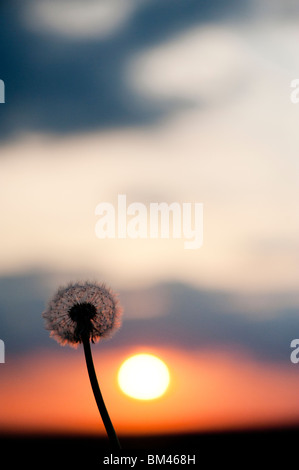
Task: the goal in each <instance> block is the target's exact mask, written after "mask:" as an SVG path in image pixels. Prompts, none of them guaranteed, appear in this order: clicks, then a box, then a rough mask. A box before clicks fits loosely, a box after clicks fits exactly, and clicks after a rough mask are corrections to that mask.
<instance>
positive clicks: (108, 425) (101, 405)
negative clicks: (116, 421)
mask: <svg viewBox="0 0 299 470" xmlns="http://www.w3.org/2000/svg"><path fill="white" fill-rule="evenodd" d="M82 343H83V347H84V354H85V360H86V366H87V370H88V375H89V380H90V383H91V388H92V391H93V394H94V397H95V400H96V403H97V405H98V409H99V412H100V414H101V417H102V420H103V423H104V426H105V429H106V431H107V434H108V437H109V439H110V442H111V444H112V445H113V447H114V448H115V449H120V448H121V447H120V443H119V440H118V438H117V435H116V432H115V430H114V427H113V425H112V422H111V419H110V416H109V414H108V411H107V408H106V405H105V402H104V399H103V396H102V393H101V390H100V387H99V384H98V380H97V376H96V372H95V369H94V364H93V360H92V354H91V349H90V342H89V338H86V337H85V338H82Z"/></svg>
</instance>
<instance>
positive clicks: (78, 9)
mask: <svg viewBox="0 0 299 470" xmlns="http://www.w3.org/2000/svg"><path fill="white" fill-rule="evenodd" d="M143 3H144V0H143V1H138V2H137V1H136V0H87V1H84V2H83V1H80V0H76V1H72V2H69V1H68V0H54V1H53V0H43V1H40V2H38V3H36V2H29V4H27V6H26V7H25V9H24V16H25V22H26V24H27V25H28V27H29V28H30V29H31V30H33V31H39V32H49V33H51V34H53V35H55V34H59V35H61V36H63V37H66V38H68V39H72V38H73V39H77V40H80V39H81V40H82V39H92V38H99V39H101V38H106V37H107V36H110V35H111V34H113V33H115V32H116V31H117V30H118V29H119V28H121V27H122V26H123V25H124V24H125V23H126V22H127V21H129V19H130V18H131V16H132V15H133V13H134V11H135V9H136V8H137V7H141V6H142V4H143Z"/></svg>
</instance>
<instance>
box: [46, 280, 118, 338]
mask: <svg viewBox="0 0 299 470" xmlns="http://www.w3.org/2000/svg"><path fill="white" fill-rule="evenodd" d="M121 314H122V308H121V306H120V304H119V301H118V298H117V296H116V294H114V293H113V292H112V291H111V290H110V289H109V288H108V287H106V286H105V284H98V283H91V282H76V283H71V284H69V285H68V286H66V287H61V288H60V289H58V291H57V293H56V294H55V295H54V297H53V299H52V300H50V302H49V304H48V307H47V309H46V310H45V311H44V312H43V314H42V316H43V318H44V319H45V327H46V329H47V330H49V331H50V336H52V337H54V338H55V339H56V340H57V341H58V342H59V343H60V344H62V345H65V344H69V345H71V346H74V347H76V346H77V345H78V344H79V343H81V342H82V338H83V335H85V336H86V335H87V336H88V338H89V340H90V341H92V342H93V343H94V342H97V341H99V340H100V339H102V338H107V337H110V336H111V335H112V334H113V333H114V331H115V330H116V329H117V328H119V327H120V324H121Z"/></svg>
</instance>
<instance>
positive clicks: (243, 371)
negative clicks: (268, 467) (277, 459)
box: [0, 0, 299, 433]
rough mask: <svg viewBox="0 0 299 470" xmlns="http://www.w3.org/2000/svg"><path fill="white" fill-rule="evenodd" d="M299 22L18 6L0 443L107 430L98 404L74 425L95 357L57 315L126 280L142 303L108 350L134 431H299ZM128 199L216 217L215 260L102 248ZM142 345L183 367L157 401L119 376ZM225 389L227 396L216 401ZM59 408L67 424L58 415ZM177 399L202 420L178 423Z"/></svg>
mask: <svg viewBox="0 0 299 470" xmlns="http://www.w3.org/2000/svg"><path fill="white" fill-rule="evenodd" d="M298 10H299V7H298V5H297V4H296V2H294V1H292V0H286V1H284V2H282V1H280V0H275V1H261V0H252V1H249V0H248V1H244V2H238V1H237V0H229V1H226V2H222V1H220V0H213V1H210V2H205V1H201V0H200V1H199V0H188V1H184V2H183V1H181V0H176V1H169V0H165V1H163V2H161V1H158V0H142V1H137V0H109V1H108V0H101V1H99V0H98V1H94V0H88V1H85V2H83V1H81V0H76V1H74V2H68V1H66V0H64V1H56V0H55V1H50V0H43V1H40V2H34V1H31V0H28V1H27V2H19V1H16V0H13V1H10V2H8V1H4V2H2V5H1V7H0V22H1V28H0V30H1V39H2V40H1V41H0V51H1V63H0V78H1V79H3V80H4V82H5V97H6V102H5V104H1V105H0V210H1V239H2V244H1V246H2V250H1V254H0V259H1V263H0V338H1V339H3V340H4V342H5V346H6V363H5V364H0V384H1V390H0V395H1V396H3V397H4V398H3V399H1V403H2V405H1V404H0V409H1V413H0V416H1V417H0V430H1V429H3V430H4V431H5V430H8V429H9V430H25V431H26V430H30V429H32V428H34V429H39V427H42V429H43V430H44V431H47V430H49V429H51V430H52V431H53V432H54V431H55V430H56V431H57V430H59V429H61V427H62V429H63V431H65V432H69V431H70V429H71V428H72V429H73V428H74V427H75V428H78V429H82V430H83V431H85V432H87V431H88V430H96V429H97V417H95V416H94V415H95V414H94V408H93V403H92V400H90V402H91V403H90V404H88V405H87V404H86V405H85V403H86V402H87V403H89V398H86V401H85V400H82V405H81V408H80V407H78V408H77V411H74V408H76V407H75V406H71V404H72V403H73V402H72V400H73V401H74V403H75V402H76V400H78V393H79V392H76V393H75V394H74V396H73V398H72V399H70V401H69V403H70V405H69V406H68V407H64V405H62V404H63V403H64V400H65V396H66V395H67V388H68V386H69V385H68V382H67V381H66V379H65V378H64V371H65V370H66V369H67V368H69V370H70V371H72V373H71V372H70V374H71V375H72V374H73V375H72V377H73V378H72V380H74V381H75V383H76V381H79V380H80V378H79V377H80V376H81V375H82V376H84V372H83V371H81V369H80V367H81V366H82V364H81V362H82V357H81V356H80V352H79V350H78V351H76V352H74V351H71V352H67V351H66V349H65V348H59V347H58V346H57V345H55V343H54V342H53V341H52V340H51V339H49V338H48V334H47V332H46V331H44V328H43V321H42V318H41V312H42V311H43V309H44V308H45V305H46V302H47V300H48V299H49V297H50V296H51V295H53V293H54V292H55V290H56V288H57V287H58V286H59V285H60V284H64V283H67V282H68V281H70V280H76V279H95V280H100V281H105V282H107V283H108V284H109V285H111V287H113V288H114V289H116V290H117V291H118V292H119V296H120V300H121V302H122V303H123V305H124V319H123V326H122V329H121V330H120V332H119V333H118V334H117V335H116V336H115V338H113V339H112V340H111V341H110V342H105V343H103V344H102V345H100V344H99V345H96V346H95V355H96V357H99V363H100V362H101V360H100V350H101V349H102V354H103V365H102V368H103V369H102V374H103V387H106V388H107V394H108V395H111V405H112V406H111V408H112V409H114V410H115V419H116V422H117V424H118V426H119V428H120V430H121V432H123V433H129V432H131V433H132V432H133V431H134V432H143V433H146V432H158V431H159V430H161V431H163V432H164V431H165V432H166V431H169V430H170V429H175V430H176V431H182V430H190V429H191V430H207V429H219V428H229V427H232V426H235V427H238V426H239V427H244V426H245V427H246V426H250V425H257V424H270V423H272V424H273V423H277V422H278V423H280V424H281V423H284V422H286V423H288V422H290V420H293V421H294V420H295V421H296V420H298V413H299V407H298V405H297V401H296V398H295V397H296V393H295V391H294V390H296V386H297V381H298V379H297V375H298V372H297V369H296V365H294V364H292V363H291V362H290V342H291V340H292V339H293V338H296V337H297V336H298V334H299V324H298V313H297V312H298V307H299V295H298V292H297V286H298V274H299V268H298V266H299V263H298V253H299V251H298V231H299V222H298V217H297V216H296V214H297V213H298V200H299V197H298V196H299V194H298V187H299V186H298V158H297V155H298V145H299V142H298V132H297V124H298V119H299V114H298V113H299V107H297V106H296V105H294V104H293V103H292V102H291V100H290V93H291V88H290V83H291V81H292V80H293V79H294V78H297V76H298V73H297V71H298V58H297V57H298V54H297V46H296V44H297V43H298V39H299V37H298V34H299V33H298V22H299V18H298ZM119 194H125V195H126V196H127V201H128V205H129V204H131V203H134V202H138V203H141V204H143V205H144V206H145V207H146V208H148V207H149V205H150V204H151V203H160V202H166V203H168V204H171V203H173V202H176V203H178V204H180V205H182V204H183V203H191V204H195V203H203V207H204V216H203V246H202V247H201V248H199V249H197V250H186V249H184V241H183V240H182V239H172V238H170V239H163V238H158V239H150V238H147V239H129V238H127V239H117V238H116V239H110V240H108V239H99V238H97V236H96V232H95V226H96V223H97V221H98V220H99V215H97V214H96V213H95V211H96V207H97V205H98V204H99V203H102V202H107V203H110V204H113V205H114V206H115V207H116V205H117V197H118V195H119ZM296 331H297V332H298V334H297V333H296ZM141 349H142V350H147V349H148V350H153V351H155V353H156V354H157V355H158V356H161V357H164V358H165V362H166V363H168V366H169V368H170V375H171V377H173V384H174V383H175V384H176V386H175V385H172V386H171V387H170V389H169V391H168V392H167V394H166V395H165V397H164V398H161V399H159V400H158V401H157V402H154V401H153V402H152V403H148V404H144V403H143V404H142V403H139V402H137V401H135V402H134V401H132V400H131V401H126V400H128V399H127V398H126V397H124V396H123V395H122V394H121V392H120V391H119V388H118V387H117V384H115V375H113V377H112V374H111V373H110V372H109V370H110V363H111V367H112V369H113V370H114V371H117V368H118V367H119V366H120V365H121V363H122V361H123V360H124V359H125V358H126V357H127V355H128V354H134V353H135V351H139V350H141ZM81 353H82V351H81ZM97 355H98V356H97ZM41 358H43V359H41ZM43 361H44V364H43ZM80 361H81V362H80ZM56 363H59V367H58V366H57V367H58V370H57V371H56V366H55V364H56ZM80 364H81V365H80ZM83 365H84V364H83ZM298 367H299V366H298ZM81 368H83V366H82V367H81ZM115 373H116V372H115ZM240 376H241V377H242V380H240ZM85 378H86V377H85ZM70 380H71V379H70ZM60 381H62V383H61V385H59V383H60ZM184 382H186V383H190V384H193V386H192V387H191V388H192V391H191V392H190V393H191V394H193V396H194V397H196V396H199V395H200V396H201V397H202V403H200V404H198V403H196V405H195V404H194V402H192V400H189V399H188V393H189V391H190V389H189V388H187V387H185V388H184V386H183V383H184ZM49 383H52V384H53V390H52V389H51V393H50V392H48V391H47V390H48V384H49ZM80 383H81V382H80ZM219 383H221V384H223V383H224V384H226V387H227V388H226V389H225V390H226V395H224V396H223V397H221V399H220V398H219V397H218V395H217V393H216V392H215V393H214V394H211V393H209V390H215V389H216V388H217V387H219ZM16 384H19V385H18V387H17V389H18V388H19V387H21V388H22V390H23V394H22V399H17V397H16V396H15V394H14V392H13V390H14V388H15V387H16ZM32 384H36V385H34V393H33V395H32V387H33V385H32ZM82 384H83V380H82ZM244 384H246V385H247V386H246V387H245V386H244ZM82 387H85V388H84V391H82V393H83V395H84V394H86V397H87V396H88V393H89V392H88V383H87V380H86V384H84V385H82ZM2 394H3V395H2ZM35 394H36V395H35ZM53 394H54V395H55V397H57V400H58V399H59V402H60V405H55V402H53V403H52V406H53V410H54V409H55V406H56V409H57V410H60V412H61V413H62V415H61V414H60V412H57V413H55V412H54V411H53V413H52V412H51V416H48V418H47V417H46V416H45V415H44V413H45V411H44V404H45V403H47V406H49V404H50V403H51V400H52V399H53ZM32 396H33V397H34V400H33V399H32ZM41 396H43V398H40V402H39V400H38V397H41ZM84 396H85V395H84ZM252 396H255V397H256V400H255V403H254V404H252V403H251V400H250V397H252ZM269 396H271V397H272V398H271V399H269ZM212 397H213V400H212ZM178 402H180V403H186V402H188V406H189V408H188V410H187V411H186V410H185V411H184V410H183V408H180V407H178V411H177V414H176V413H173V410H174V407H175V404H177V403H178ZM37 403H38V406H36V410H35V412H33V409H34V407H35V405H36V404H37ZM216 403H217V406H216ZM122 404H124V408H126V406H128V407H129V408H130V407H132V408H130V410H131V411H132V413H133V412H134V413H135V414H136V413H137V416H138V418H136V423H135V422H134V423H132V424H131V425H128V421H129V419H128V416H127V415H126V413H125V411H120V410H122ZM125 404H126V405H125ZM1 406H2V408H1ZM85 406H86V407H88V406H90V408H85ZM134 407H135V408H134ZM138 407H140V410H141V412H140V413H139V412H137V410H138V409H139V408H138ZM142 407H143V408H142ZM151 407H153V408H151ZM155 407H156V408H155ZM129 408H128V409H129ZM48 409H49V410H50V409H52V408H51V407H49V408H48ZM152 409H153V410H155V413H152V411H151V410H152ZM240 409H241V411H242V412H241V411H240ZM143 413H144V414H143ZM163 413H164V414H163ZM161 414H162V415H163V417H164V418H163V420H162V418H161V419H159V418H155V419H154V418H152V421H147V419H149V420H150V418H151V417H153V416H156V417H157V416H158V417H159V416H162V415H161ZM140 416H144V417H148V418H147V419H146V420H145V421H143V420H142V419H139V417H140ZM183 417H184V419H183ZM62 423H68V424H62ZM126 423H127V424H126ZM145 423H147V424H145ZM163 423H164V424H163ZM130 426H131V427H130ZM163 426H164V427H163Z"/></svg>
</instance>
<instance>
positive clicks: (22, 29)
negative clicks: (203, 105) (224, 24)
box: [0, 0, 247, 138]
mask: <svg viewBox="0 0 299 470" xmlns="http://www.w3.org/2000/svg"><path fill="white" fill-rule="evenodd" d="M245 3H247V2H245ZM67 5H71V9H70V10H69V8H70V7H69V6H67ZM136 5H138V7H136ZM243 9H244V2H243V3H242V6H240V2H238V1H237V0H228V1H226V2H223V1H222V0H213V1H210V2H206V0H200V1H199V0H188V2H183V1H176V2H173V1H169V0H167V1H163V2H161V1H160V0H151V1H149V0H147V1H142V2H137V1H135V0H131V1H130V0H105V2H103V1H102V2H99V1H97V2H95V1H91V0H89V2H83V1H81V2H79V1H78V0H77V1H76V2H67V3H66V2H65V1H63V2H60V1H56V0H55V1H53V2H52V1H49V0H45V1H44V2H30V3H29V2H27V3H24V4H23V5H22V8H20V5H19V2H16V1H15V0H11V1H10V2H4V3H3V5H2V15H3V17H4V18H5V25H4V26H3V27H2V29H1V35H2V41H1V44H0V55H1V74H2V75H1V79H3V80H4V81H5V85H6V98H7V100H6V104H5V106H2V108H1V109H0V113H1V114H0V116H1V127H0V137H2V138H5V137H6V138H7V137H10V136H13V135H14V134H15V133H17V134H20V133H23V132H31V131H38V132H47V133H56V134H58V135H61V134H70V133H74V132H78V131H81V132H83V131H90V130H95V129H100V128H116V127H120V126H127V125H132V124H135V125H142V124H144V125H145V124H149V123H153V122H158V121H159V120H160V119H162V118H163V117H164V116H165V115H167V114H168V113H170V112H172V111H173V106H169V105H167V103H160V104H159V105H157V103H156V104H154V105H153V106H148V104H146V105H145V104H144V103H142V100H141V101H140V97H138V96H136V92H135V91H134V90H133V89H132V87H130V86H129V84H128V83H127V81H126V67H127V63H128V61H129V60H130V59H131V57H132V56H133V55H134V54H135V53H136V52H138V51H141V50H142V49H145V48H148V47H150V46H152V45H156V44H158V43H159V42H162V41H165V40H166V39H167V38H170V37H173V36H175V35H176V34H180V33H181V32H182V31H184V30H188V28H190V27H193V26H195V25H196V24H202V23H204V22H206V21H210V20H219V21H221V20H222V19H223V18H224V17H226V16H229V15H230V14H231V13H232V12H233V14H234V15H235V14H236V13H237V12H239V13H240V12H242V11H243ZM28 18H29V19H28ZM28 21H29V23H30V24H28ZM99 36H100V37H99ZM20 44H21V45H22V46H21V47H20ZM180 106H181V104H179V107H180ZM175 107H177V105H176V106H175Z"/></svg>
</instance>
